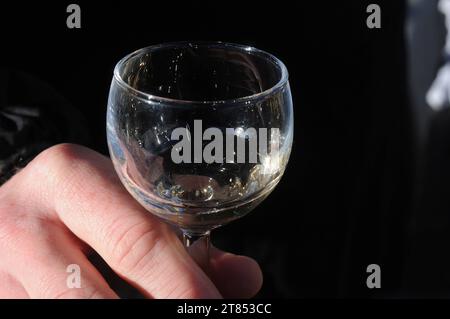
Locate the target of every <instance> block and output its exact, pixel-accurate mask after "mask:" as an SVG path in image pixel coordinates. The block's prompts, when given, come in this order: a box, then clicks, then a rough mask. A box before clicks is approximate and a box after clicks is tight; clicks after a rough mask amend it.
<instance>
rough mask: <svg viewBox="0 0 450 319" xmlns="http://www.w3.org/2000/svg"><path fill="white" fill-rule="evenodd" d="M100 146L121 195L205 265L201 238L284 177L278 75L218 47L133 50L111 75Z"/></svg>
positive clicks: (283, 99)
mask: <svg viewBox="0 0 450 319" xmlns="http://www.w3.org/2000/svg"><path fill="white" fill-rule="evenodd" d="M107 137H108V146H109V151H110V154H111V158H112V161H113V163H114V167H115V169H116V171H117V173H118V175H119V177H120V180H121V181H122V183H123V184H124V185H125V187H126V189H127V190H128V191H129V192H130V193H131V195H132V196H133V197H134V198H135V199H136V200H137V201H138V202H139V203H140V204H141V205H142V206H144V207H145V208H146V209H147V210H148V211H149V212H151V213H153V214H155V215H157V216H158V217H160V218H161V219H162V220H164V221H166V222H168V223H170V224H172V225H175V226H176V227H178V228H179V229H180V230H181V232H182V234H183V239H184V240H183V242H184V244H185V246H186V247H187V248H188V250H189V247H191V248H192V247H194V246H195V243H199V242H201V243H203V244H202V245H197V246H198V247H197V249H196V250H195V251H196V252H195V253H194V252H193V251H194V250H191V255H192V256H193V257H195V259H196V261H197V262H198V263H200V264H204V265H207V262H208V248H209V234H210V231H211V230H213V229H214V228H217V227H219V226H222V225H225V224H227V223H229V222H230V221H232V220H235V219H237V218H240V217H242V216H244V215H245V214H247V213H248V212H250V211H251V210H252V209H254V208H255V207H256V206H257V205H258V204H259V203H261V201H263V200H264V198H266V196H267V195H268V194H269V193H270V192H271V191H272V190H273V189H274V187H275V186H276V185H277V183H278V182H279V180H280V178H281V176H282V175H283V173H284V170H285V167H286V165H287V162H288V159H289V155H290V151H291V146H292V138H293V110H292V98H291V92H290V88H289V83H288V72H287V69H286V67H285V66H284V64H283V63H282V62H281V61H280V60H279V59H277V58H276V57H274V56H273V55H271V54H269V53H267V52H264V51H261V50H258V49H256V48H253V47H249V46H245V45H237V44H230V43H223V42H198V43H193V42H178V43H168V44H161V45H155V46H150V47H146V48H143V49H140V50H137V51H135V52H134V53H131V54H129V55H127V56H126V57H124V58H123V59H122V60H121V61H119V62H118V64H117V65H116V67H115V69H114V76H113V79H112V84H111V89H110V93H109V100H108V112H107ZM199 239H201V240H199ZM199 247H200V248H199Z"/></svg>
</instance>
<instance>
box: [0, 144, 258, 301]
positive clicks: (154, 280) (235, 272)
mask: <svg viewBox="0 0 450 319" xmlns="http://www.w3.org/2000/svg"><path fill="white" fill-rule="evenodd" d="M93 250H95V251H96V252H97V253H98V254H99V255H100V256H101V257H102V258H103V259H104V260H105V261H106V262H107V263H108V265H109V266H110V267H111V268H112V269H113V270H114V271H115V272H116V273H117V274H118V275H119V276H120V277H121V278H123V279H124V280H126V281H127V282H128V283H129V284H131V285H132V286H134V287H135V288H137V289H138V290H139V291H140V292H141V293H142V294H143V295H144V296H146V297H148V298H221V297H231V298H249V297H252V296H253V295H255V294H256V293H257V292H258V291H259V289H260V287H261V285H262V274H261V270H260V268H259V266H258V264H257V263H256V262H255V261H254V260H253V259H251V258H248V257H245V256H237V255H233V254H230V253H225V252H223V251H220V250H219V249H216V248H213V249H212V252H211V262H210V265H209V269H208V271H207V273H208V275H206V273H205V272H204V271H203V270H202V269H200V267H199V266H198V265H197V264H196V263H195V262H194V261H193V260H192V258H191V257H190V256H189V254H188V253H187V252H186V250H185V248H184V247H183V245H182V243H181V242H180V240H179V238H178V236H177V235H176V234H175V233H174V232H173V231H172V230H171V229H170V227H168V226H167V225H165V224H164V223H163V222H161V221H160V220H158V219H157V218H156V217H154V216H153V215H152V214H150V213H149V212H147V211H146V210H145V209H144V208H143V207H141V206H140V205H139V204H138V203H137V202H136V201H135V200H134V199H133V198H132V197H131V196H130V195H129V194H128V193H127V191H126V190H125V189H124V187H123V186H122V184H121V183H120V181H119V179H118V177H117V176H116V173H115V171H114V169H113V166H112V163H111V161H110V159H109V158H107V157H104V156H103V155H100V154H98V153H96V152H94V151H92V150H90V149H88V148H85V147H82V146H77V145H71V144H61V145H57V146H54V147H51V148H49V149H47V150H45V151H43V152H42V153H41V154H39V155H38V156H37V157H36V158H35V159H34V160H33V161H31V162H30V163H29V164H28V165H27V166H26V167H25V168H24V169H22V170H21V171H20V172H18V173H17V174H16V175H15V176H14V177H12V178H11V179H10V180H9V181H8V182H6V183H5V184H4V185H2V186H1V187H0V256H1V258H0V283H1V284H0V298H117V297H118V296H117V294H116V292H114V291H113V290H112V289H111V288H110V287H109V286H108V284H107V282H106V281H105V279H104V278H103V277H102V275H101V274H100V272H99V271H98V270H97V269H96V268H95V267H94V265H93V264H91V262H90V261H89V259H88V258H87V256H88V254H89V253H90V252H92V251H93ZM70 264H77V265H79V266H80V268H81V283H82V285H81V288H79V289H77V288H68V286H67V276H68V275H69V274H68V273H67V272H66V269H67V266H68V265H70Z"/></svg>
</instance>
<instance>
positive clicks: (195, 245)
mask: <svg viewBox="0 0 450 319" xmlns="http://www.w3.org/2000/svg"><path fill="white" fill-rule="evenodd" d="M183 244H184V247H185V248H186V250H187V251H188V253H189V255H190V256H191V257H192V259H194V260H195V262H196V263H197V264H198V265H199V266H200V267H201V268H202V269H203V270H204V271H206V272H207V271H208V267H209V246H210V231H206V232H203V233H196V232H191V231H185V230H183Z"/></svg>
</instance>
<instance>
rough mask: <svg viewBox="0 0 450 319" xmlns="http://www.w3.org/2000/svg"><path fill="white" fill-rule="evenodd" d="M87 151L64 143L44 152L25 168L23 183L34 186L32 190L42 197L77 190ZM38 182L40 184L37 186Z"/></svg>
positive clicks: (78, 146) (81, 147)
mask: <svg viewBox="0 0 450 319" xmlns="http://www.w3.org/2000/svg"><path fill="white" fill-rule="evenodd" d="M86 150H87V149H86V148H85V147H83V146H80V145H75V144H69V143H64V144H58V145H55V146H52V147H50V148H48V149H46V150H44V151H42V152H41V153H40V154H38V155H37V156H36V157H35V158H34V159H33V160H32V161H31V162H30V163H29V164H28V165H27V166H26V167H25V168H24V175H25V177H24V181H23V183H24V184H25V185H34V187H33V188H32V190H34V191H35V192H36V193H37V194H40V195H42V193H44V194H47V193H48V194H47V195H49V192H51V191H58V192H59V193H61V192H64V191H66V190H69V191H70V190H72V188H74V187H75V188H77V187H78V186H79V185H78V184H77V183H80V181H79V179H78V178H77V176H78V174H80V172H81V171H82V165H83V164H84V163H85V162H86V161H85V159H84V154H85V152H86ZM36 180H38V181H40V183H38V184H36Z"/></svg>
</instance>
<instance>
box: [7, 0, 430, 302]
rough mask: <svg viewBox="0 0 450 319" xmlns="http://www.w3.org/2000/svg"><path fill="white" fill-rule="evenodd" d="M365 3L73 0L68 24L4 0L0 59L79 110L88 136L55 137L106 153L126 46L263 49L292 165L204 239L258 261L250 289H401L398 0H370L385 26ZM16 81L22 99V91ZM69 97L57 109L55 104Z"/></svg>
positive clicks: (402, 83) (410, 143)
mask: <svg viewBox="0 0 450 319" xmlns="http://www.w3.org/2000/svg"><path fill="white" fill-rule="evenodd" d="M371 2H373V1H362V0H355V1H289V2H281V1H276V2H270V1H267V2H264V1H258V2H253V3H250V2H244V1H240V2H229V1H226V2H220V3H219V2H218V3H214V4H213V2H205V3H201V2H200V1H189V2H187V1H184V2H180V3H184V4H180V3H176V2H164V3H163V1H130V0H128V1H121V2H119V1H118V2H113V1H108V2H106V1H100V2H98V1H95V3H94V1H76V2H75V3H77V4H79V5H80V6H81V16H82V18H81V19H82V22H81V23H82V28H81V29H72V30H69V29H68V28H67V27H66V18H67V15H68V14H67V13H66V7H67V5H68V4H69V3H70V2H64V1H58V2H56V1H53V2H52V1H48V3H44V2H43V1H40V2H30V3H26V2H22V1H15V2H9V3H8V5H6V4H3V3H2V4H1V7H0V43H1V44H0V45H1V50H0V67H2V68H6V69H9V70H13V69H14V70H22V71H25V72H27V73H28V74H32V75H33V76H35V77H37V78H39V79H41V80H43V81H45V82H47V83H48V84H49V85H51V86H52V87H53V88H54V89H55V90H56V91H58V92H59V93H60V94H61V95H62V96H64V98H65V99H66V101H67V102H68V104H70V105H71V106H72V107H74V108H75V109H77V110H79V111H80V112H81V113H82V116H83V117H84V120H81V119H77V120H75V123H76V126H77V127H79V128H80V130H82V131H83V132H85V133H87V134H88V136H87V137H74V136H70V137H64V134H62V135H61V136H62V137H61V138H58V140H56V141H55V143H56V142H60V141H74V142H80V143H83V144H86V145H88V146H90V147H92V148H94V149H96V150H98V151H100V152H102V153H105V154H107V148H106V138H105V114H106V103H107V95H108V90H109V85H110V81H111V77H112V71H113V67H114V65H115V63H116V62H117V61H118V60H119V59H120V58H122V57H123V56H125V55H126V54H128V53H130V52H132V51H134V50H136V49H138V48H141V47H144V46H148V45H152V44H157V43H161V42H168V41H178V40H220V41H227V42H235V43H243V44H248V45H252V46H255V47H257V48H260V49H263V50H266V51H269V52H271V53H273V54H274V55H276V56H277V57H279V58H280V59H281V60H282V61H284V62H285V64H286V66H287V68H288V70H289V73H290V83H291V88H292V94H293V100H294V112H295V139H294V148H293V152H292V155H291V159H290V163H289V167H288V169H287V171H286V174H285V176H284V177H283V179H282V181H281V182H280V184H279V186H278V187H277V188H276V189H275V191H274V192H273V194H272V195H271V196H270V197H269V198H268V199H267V200H266V201H265V202H264V203H263V204H261V205H260V207H258V208H257V209H256V210H255V211H254V212H252V213H251V214H250V215H248V216H246V217H245V218H243V219H241V220H239V221H236V222H233V223H232V224H230V225H228V226H226V227H223V228H222V229H220V230H218V231H216V232H215V234H213V242H214V243H215V244H216V245H217V246H219V247H221V248H223V249H227V250H230V251H233V252H236V253H241V254H246V255H249V256H252V257H254V258H255V259H256V260H258V261H259V263H260V264H261V266H262V268H263V270H264V275H265V283H264V286H263V289H262V290H261V292H260V294H259V296H260V297H376V296H388V297H389V296H404V295H405V290H404V287H405V282H408V280H409V279H408V278H407V276H408V275H407V274H408V271H407V270H406V269H407V268H408V260H409V258H410V250H411V249H410V248H409V247H410V240H409V238H410V237H408V236H409V235H408V234H409V231H408V230H409V228H408V226H409V225H410V223H411V219H412V217H413V201H412V199H413V195H414V189H415V187H414V183H413V181H414V176H415V169H414V168H415V159H416V157H417V156H416V152H415V150H416V147H415V134H414V127H413V126H412V120H411V118H412V114H411V111H410V108H409V107H408V99H407V91H406V74H405V63H406V58H405V50H404V14H405V4H404V2H403V1H400V0H395V1H376V3H378V4H379V5H380V6H381V9H382V28H381V29H368V28H367V26H366V18H367V16H368V14H367V13H366V7H367V5H368V4H369V3H371ZM16 90H17V92H16V94H15V96H17V97H18V99H19V100H20V98H22V97H24V96H25V95H26V94H24V95H21V93H22V92H21V89H20V86H19V87H17V88H16ZM24 90H25V91H26V89H24ZM30 95H31V96H33V94H30ZM23 103H26V102H23ZM30 103H31V102H30ZM65 107H69V106H66V105H65V104H64V105H60V106H56V107H54V109H53V112H56V113H58V114H59V113H61V114H65V112H66V111H65V109H64V108H65ZM61 116H63V115H61ZM55 121H58V119H56V120H55ZM72 122H73V120H72ZM55 125H56V124H55ZM59 130H64V127H60V128H59ZM81 135H82V134H81ZM81 135H80V136H81ZM373 263H376V264H379V265H380V266H381V269H382V289H379V290H370V289H368V288H367V287H366V277H367V276H368V274H367V273H366V267H367V265H369V264H373ZM413 276H415V275H413ZM419 276H424V275H419ZM425 277H426V276H424V278H425Z"/></svg>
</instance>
